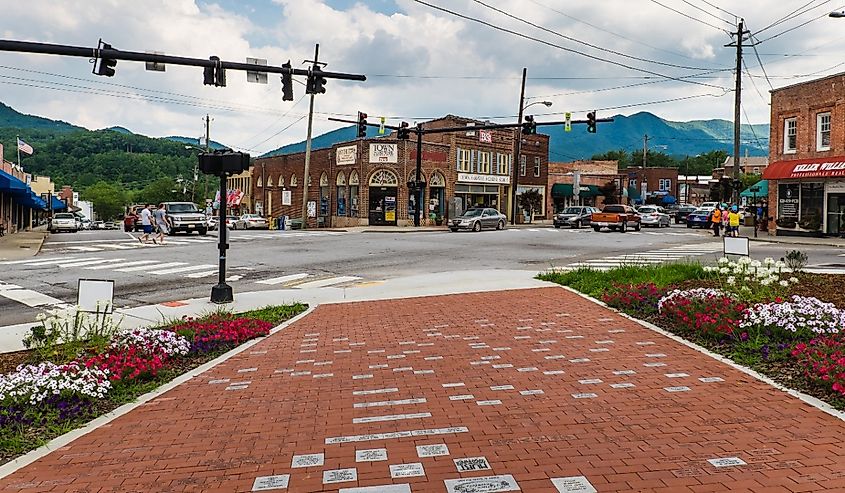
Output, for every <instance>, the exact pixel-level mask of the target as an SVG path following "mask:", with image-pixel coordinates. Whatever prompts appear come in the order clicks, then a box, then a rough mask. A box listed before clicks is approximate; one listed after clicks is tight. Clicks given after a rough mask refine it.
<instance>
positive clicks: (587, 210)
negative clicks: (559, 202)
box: [552, 206, 599, 229]
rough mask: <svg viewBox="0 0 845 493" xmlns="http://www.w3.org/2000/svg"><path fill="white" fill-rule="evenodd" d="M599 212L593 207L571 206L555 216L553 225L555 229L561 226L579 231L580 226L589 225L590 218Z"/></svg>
mask: <svg viewBox="0 0 845 493" xmlns="http://www.w3.org/2000/svg"><path fill="white" fill-rule="evenodd" d="M598 211H599V210H598V209H596V208H595V207H587V206H573V207H567V208H566V209H563V210H562V211H560V212H558V213H557V214H555V217H554V219H553V221H552V222H553V223H554V225H555V227H556V228H560V227H561V226H569V227H570V228H575V229H580V228H581V226H583V225H587V224H590V216H592V214H593V213H594V212H598Z"/></svg>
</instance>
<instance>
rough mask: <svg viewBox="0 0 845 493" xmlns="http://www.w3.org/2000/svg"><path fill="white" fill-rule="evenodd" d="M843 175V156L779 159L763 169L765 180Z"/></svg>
mask: <svg viewBox="0 0 845 493" xmlns="http://www.w3.org/2000/svg"><path fill="white" fill-rule="evenodd" d="M839 176H845V158H842V157H838V158H834V159H830V158H819V159H804V160H800V161H781V162H778V163H773V164H770V165H769V166H767V167H766V169H764V170H763V179H765V180H783V179H789V178H834V177H839Z"/></svg>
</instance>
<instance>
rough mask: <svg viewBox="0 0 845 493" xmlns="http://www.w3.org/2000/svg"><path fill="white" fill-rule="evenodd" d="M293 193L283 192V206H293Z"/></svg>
mask: <svg viewBox="0 0 845 493" xmlns="http://www.w3.org/2000/svg"><path fill="white" fill-rule="evenodd" d="M290 192H291V191H290V190H282V205H291V193H290Z"/></svg>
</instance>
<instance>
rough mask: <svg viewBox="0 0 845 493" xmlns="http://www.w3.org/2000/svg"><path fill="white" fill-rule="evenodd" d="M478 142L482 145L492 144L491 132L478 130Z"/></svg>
mask: <svg viewBox="0 0 845 493" xmlns="http://www.w3.org/2000/svg"><path fill="white" fill-rule="evenodd" d="M478 141H479V142H481V143H482V144H492V143H493V132H491V131H489V130H479V131H478Z"/></svg>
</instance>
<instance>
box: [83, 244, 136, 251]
mask: <svg viewBox="0 0 845 493" xmlns="http://www.w3.org/2000/svg"><path fill="white" fill-rule="evenodd" d="M94 246H95V247H98V248H114V249H115V250H134V249H135V248H138V247H139V246H141V244H140V243H127V244H121V243H99V244H97V245H94Z"/></svg>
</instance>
